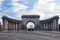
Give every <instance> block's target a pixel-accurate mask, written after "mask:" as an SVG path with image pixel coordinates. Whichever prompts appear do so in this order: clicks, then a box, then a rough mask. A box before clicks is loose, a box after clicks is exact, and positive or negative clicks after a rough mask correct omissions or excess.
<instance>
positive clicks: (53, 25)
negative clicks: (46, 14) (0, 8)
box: [2, 15, 59, 31]
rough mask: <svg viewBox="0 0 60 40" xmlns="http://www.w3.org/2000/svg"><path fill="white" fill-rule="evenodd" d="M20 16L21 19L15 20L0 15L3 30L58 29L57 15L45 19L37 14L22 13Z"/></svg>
mask: <svg viewBox="0 0 60 40" xmlns="http://www.w3.org/2000/svg"><path fill="white" fill-rule="evenodd" d="M21 18H22V20H16V19H12V18H10V17H7V16H2V21H3V30H7V31H10V30H30V29H33V30H50V31H52V30H59V23H58V20H59V17H58V16H53V17H52V18H48V19H45V20H40V16H39V15H22V16H21Z"/></svg>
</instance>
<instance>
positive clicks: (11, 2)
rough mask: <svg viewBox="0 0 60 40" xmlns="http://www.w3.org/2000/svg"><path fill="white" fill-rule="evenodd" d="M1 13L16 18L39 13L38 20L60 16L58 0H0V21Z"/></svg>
mask: <svg viewBox="0 0 60 40" xmlns="http://www.w3.org/2000/svg"><path fill="white" fill-rule="evenodd" d="M3 15H6V16H8V17H11V18H14V19H18V20H21V15H40V20H43V19H48V18H51V17H53V16H55V15H58V16H59V17H60V0H0V22H2V19H1V17H2V16H3ZM59 23H60V21H59Z"/></svg>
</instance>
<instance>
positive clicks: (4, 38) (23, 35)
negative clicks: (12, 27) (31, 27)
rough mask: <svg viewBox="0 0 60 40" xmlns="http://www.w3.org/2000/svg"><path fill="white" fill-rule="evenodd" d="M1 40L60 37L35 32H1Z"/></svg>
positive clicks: (46, 39)
mask: <svg viewBox="0 0 60 40" xmlns="http://www.w3.org/2000/svg"><path fill="white" fill-rule="evenodd" d="M0 40H60V38H59V36H58V37H51V36H43V35H37V34H34V33H33V32H25V31H21V32H12V33H0Z"/></svg>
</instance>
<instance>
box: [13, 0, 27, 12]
mask: <svg viewBox="0 0 60 40" xmlns="http://www.w3.org/2000/svg"><path fill="white" fill-rule="evenodd" d="M18 1H19V0H12V5H13V7H12V10H13V12H19V11H20V10H25V9H26V8H28V7H27V6H26V5H23V4H20V3H18Z"/></svg>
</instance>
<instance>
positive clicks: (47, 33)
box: [34, 31, 60, 37]
mask: <svg viewBox="0 0 60 40" xmlns="http://www.w3.org/2000/svg"><path fill="white" fill-rule="evenodd" d="M34 33H35V34H38V35H43V36H53V37H54V36H60V31H34Z"/></svg>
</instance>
